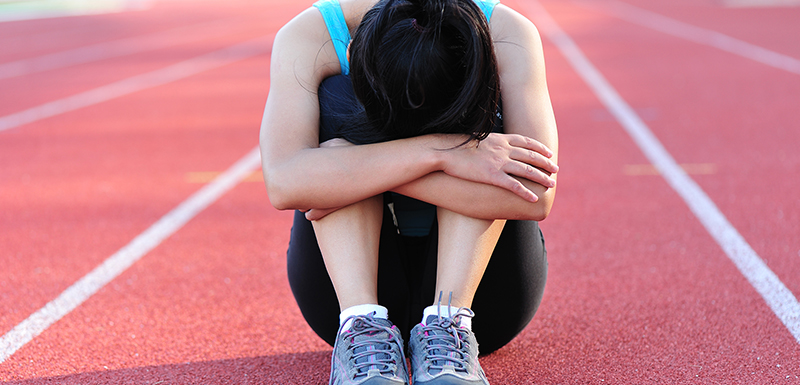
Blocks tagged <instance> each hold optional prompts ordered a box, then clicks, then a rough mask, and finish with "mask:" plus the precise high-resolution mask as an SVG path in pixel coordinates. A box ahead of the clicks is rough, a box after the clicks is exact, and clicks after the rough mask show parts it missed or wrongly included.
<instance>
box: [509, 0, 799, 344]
mask: <svg viewBox="0 0 800 385" xmlns="http://www.w3.org/2000/svg"><path fill="white" fill-rule="evenodd" d="M519 5H520V6H523V7H524V8H526V10H527V11H528V14H529V15H531V17H533V18H534V21H535V23H536V25H537V27H539V29H540V30H542V31H543V32H544V33H545V35H546V36H547V37H548V38H549V39H550V41H552V42H553V43H554V44H555V45H556V47H557V48H558V49H559V51H561V53H562V55H564V57H565V58H566V59H567V61H568V62H569V63H570V65H571V66H572V67H573V68H574V69H575V71H576V72H577V73H578V74H579V75H580V76H581V78H583V80H584V81H585V82H586V84H587V85H589V87H590V88H591V89H592V91H593V92H594V93H595V95H596V96H597V97H598V98H599V99H600V101H601V102H602V103H603V104H604V105H605V106H606V108H607V109H608V110H609V112H611V114H612V115H614V117H615V118H616V119H617V121H619V123H620V124H621V125H622V127H623V128H624V129H625V131H627V133H628V135H630V136H631V138H632V139H633V141H634V142H635V143H636V144H637V145H638V146H639V148H640V149H641V151H642V152H643V153H644V155H645V156H646V157H647V159H649V160H650V162H651V163H652V164H653V165H654V166H655V167H656V168H657V169H658V170H659V172H660V173H661V175H663V177H664V179H665V180H666V181H667V183H668V184H669V185H670V186H671V187H672V188H673V189H674V190H675V192H677V193H678V195H679V196H680V197H681V198H682V199H683V200H684V202H685V203H686V204H687V205H688V206H689V209H690V210H691V211H692V213H694V215H695V216H696V217H697V219H698V220H699V221H700V223H702V224H703V226H704V227H705V228H706V230H707V231H708V233H709V234H710V235H711V236H712V237H713V238H714V240H715V241H716V242H717V244H719V246H720V247H721V248H722V250H723V251H724V252H725V254H726V255H727V256H728V258H729V259H730V260H731V261H732V262H733V263H734V265H736V267H737V268H738V269H739V271H740V272H741V273H742V275H744V277H745V278H746V279H747V280H748V282H750V284H751V285H752V286H753V288H755V289H756V291H757V292H758V293H759V294H760V295H761V297H762V298H763V299H764V301H765V302H766V303H767V305H769V307H770V308H771V309H772V311H773V312H774V313H775V315H776V316H777V317H778V319H780V321H781V322H782V323H783V324H784V325H785V326H786V328H787V329H788V330H789V332H790V333H791V334H792V336H793V337H794V338H795V340H796V341H797V342H800V303H798V301H797V298H795V296H794V295H793V294H792V292H791V291H790V290H789V289H788V288H787V287H786V286H785V285H784V284H783V282H781V280H780V278H778V276H777V275H776V274H775V273H774V272H773V271H772V270H770V268H769V267H768V266H767V265H766V263H764V261H763V260H762V259H761V258H760V257H759V256H758V254H756V252H755V251H754V250H753V249H752V247H750V245H749V244H748V243H747V241H746V240H745V239H744V237H742V236H741V234H739V232H738V231H737V230H736V228H734V227H733V225H732V224H731V223H730V222H729V221H728V220H727V218H726V217H725V215H724V214H723V213H722V212H721V211H720V210H719V208H718V207H717V206H716V205H715V204H714V202H713V201H712V200H711V198H709V196H708V195H706V193H705V192H704V191H703V190H702V188H700V186H699V185H697V183H695V181H694V180H693V179H692V178H691V177H689V176H688V175H687V174H686V172H684V171H683V170H682V169H681V168H680V166H679V165H678V164H677V162H675V159H674V158H673V157H672V156H671V155H670V154H669V152H668V151H667V150H666V149H665V148H664V146H663V145H662V144H661V142H660V141H659V140H658V138H656V136H655V135H654V134H653V133H652V131H650V129H649V128H648V127H647V125H646V124H645V123H644V121H642V119H641V118H639V116H638V115H637V114H636V112H635V111H634V110H633V108H631V107H630V106H629V105H628V104H627V103H626V102H625V100H624V99H623V98H622V97H621V96H620V95H619V94H618V93H617V92H616V90H615V89H614V88H613V86H611V84H610V83H609V82H608V81H607V80H606V79H605V77H603V75H602V74H601V73H600V72H599V71H598V70H597V68H596V67H594V65H593V64H592V63H591V62H590V61H589V59H588V58H587V57H586V56H585V55H584V54H583V52H582V51H581V50H580V48H579V47H578V46H577V44H575V42H574V41H573V40H572V39H571V38H570V37H569V35H567V33H566V32H564V30H562V29H561V27H560V26H559V25H558V24H557V23H556V21H555V20H554V19H553V18H552V17H551V16H550V14H549V13H548V12H547V11H546V10H545V8H544V7H543V6H542V5H541V4H540V3H539V2H538V1H535V0H533V1H530V2H522V1H520V2H519Z"/></svg>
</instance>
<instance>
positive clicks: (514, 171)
mask: <svg viewBox="0 0 800 385" xmlns="http://www.w3.org/2000/svg"><path fill="white" fill-rule="evenodd" d="M503 171H505V172H506V173H507V174H509V175H516V176H518V177H520V178H524V179H527V180H529V181H531V182H535V183H538V184H540V185H542V186H544V187H547V188H553V187H556V181H555V179H554V178H553V177H551V176H550V174H549V173H547V172H545V171H542V170H541V169H539V168H537V167H534V166H531V165H530V164H527V163H525V162H519V161H514V162H510V163H508V164H507V165H506V166H505V168H504V170H503Z"/></svg>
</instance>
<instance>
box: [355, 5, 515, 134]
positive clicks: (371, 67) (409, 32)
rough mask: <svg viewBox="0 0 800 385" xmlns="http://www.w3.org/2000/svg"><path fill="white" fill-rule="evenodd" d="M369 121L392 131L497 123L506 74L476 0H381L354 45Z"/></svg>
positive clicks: (474, 129) (479, 128)
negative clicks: (502, 77) (500, 74)
mask: <svg viewBox="0 0 800 385" xmlns="http://www.w3.org/2000/svg"><path fill="white" fill-rule="evenodd" d="M350 72H351V78H352V83H353V88H354V90H355V94H356V97H357V98H358V99H359V101H360V102H361V104H362V105H363V107H364V112H365V115H366V118H367V124H368V125H370V126H371V127H372V129H374V130H377V131H380V132H382V133H385V134H388V136H389V137H392V138H405V137H411V136H417V135H423V134H428V133H463V134H468V135H469V136H470V139H483V138H485V137H486V136H487V135H488V134H489V133H490V132H491V130H492V123H493V121H494V116H495V112H496V111H497V105H498V102H499V97H500V94H499V89H500V87H499V78H498V74H497V61H496V58H495V55H494V49H493V46H492V39H491V37H490V35H489V25H488V23H487V21H486V18H485V17H484V15H483V12H482V11H481V10H480V8H478V6H477V5H475V3H474V2H473V1H472V0H381V1H379V2H378V4H377V5H375V6H374V7H373V8H372V9H371V10H369V11H368V12H367V13H366V15H365V16H364V18H363V20H362V21H361V24H360V25H359V27H358V29H357V30H356V32H355V35H354V36H353V41H352V43H351V44H350Z"/></svg>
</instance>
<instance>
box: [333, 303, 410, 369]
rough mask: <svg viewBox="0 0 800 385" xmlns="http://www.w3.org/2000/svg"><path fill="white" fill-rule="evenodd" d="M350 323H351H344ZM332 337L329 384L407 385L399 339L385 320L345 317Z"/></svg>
mask: <svg viewBox="0 0 800 385" xmlns="http://www.w3.org/2000/svg"><path fill="white" fill-rule="evenodd" d="M348 321H352V323H350V322H348ZM348 324H350V329H349V330H346V331H344V332H343V331H342V330H341V328H340V329H339V334H338V336H337V337H336V343H335V344H334V347H333V356H332V357H331V379H330V382H329V385H355V384H358V385H407V384H408V369H406V356H405V354H404V353H403V337H401V336H400V331H399V330H398V329H397V327H395V326H394V325H392V323H391V322H390V321H389V320H385V319H382V318H375V317H373V315H360V316H353V317H349V318H348V319H347V320H346V321H345V322H344V323H343V326H344V325H348Z"/></svg>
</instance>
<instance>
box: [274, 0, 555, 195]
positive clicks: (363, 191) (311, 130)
mask: <svg viewBox="0 0 800 385" xmlns="http://www.w3.org/2000/svg"><path fill="white" fill-rule="evenodd" d="M338 72H339V65H338V62H337V59H336V54H335V52H334V51H333V48H332V47H331V44H330V37H329V36H328V33H327V29H326V28H325V26H324V22H323V21H322V17H321V16H320V14H319V13H318V12H317V11H316V10H315V9H309V10H307V11H305V12H303V13H301V14H300V15H299V16H298V17H296V18H295V19H294V20H292V21H291V22H290V23H288V24H287V25H286V26H285V27H284V28H282V29H281V31H279V33H278V35H277V36H276V38H275V42H274V44H273V53H272V62H271V66H270V79H271V84H270V94H269V98H268V100H267V105H266V107H265V111H264V118H263V121H262V125H261V136H260V145H261V155H262V170H263V172H264V179H265V182H266V185H267V191H268V194H269V197H270V201H271V203H272V204H273V205H274V206H275V207H276V208H279V209H301V210H307V209H311V208H317V209H325V208H336V207H342V206H346V205H349V204H352V203H355V202H359V201H361V200H364V199H367V198H369V197H372V196H375V195H377V194H380V193H383V192H384V191H389V190H393V189H396V188H398V187H400V186H403V185H406V184H409V183H410V182H413V181H415V180H419V179H420V178H422V177H424V176H426V175H428V174H431V173H434V172H439V171H445V172H446V174H445V175H448V177H447V178H446V179H447V180H451V179H466V180H473V182H475V183H476V184H483V183H487V184H492V185H496V186H500V188H503V189H507V190H508V191H512V192H513V193H515V194H517V195H518V196H520V197H523V198H521V200H525V199H527V200H529V201H535V200H536V199H537V198H536V196H535V195H534V194H533V192H531V191H530V190H528V189H527V188H526V187H525V185H523V183H521V182H520V181H519V180H517V179H515V178H513V177H511V176H510V175H509V174H514V175H518V176H520V177H522V178H526V179H530V180H539V181H541V182H542V183H546V181H544V180H543V179H542V175H543V174H542V172H541V171H539V170H537V169H535V168H533V167H528V166H527V164H537V163H536V162H535V161H533V160H529V159H527V158H526V157H527V156H528V153H533V152H537V151H539V152H542V151H543V150H542V149H541V144H539V143H538V142H535V141H532V140H529V139H524V138H523V139H522V140H519V139H520V138H521V137H515V140H517V143H514V144H510V143H506V145H505V146H499V147H495V146H488V145H481V146H479V147H478V148H470V147H461V148H458V149H452V150H443V149H451V148H453V147H455V146H456V145H458V144H460V143H461V142H462V141H463V137H461V136H458V135H426V136H421V137H416V138H409V139H403V140H396V141H391V142H385V143H377V144H370V145H362V146H344V147H329V148H319V143H318V134H319V126H318V124H319V102H318V98H317V95H316V90H317V88H318V87H319V84H320V83H321V81H322V80H323V79H324V78H326V77H328V76H331V75H334V74H336V73H338ZM498 137H500V136H498ZM512 153H514V154H516V155H514V156H515V157H516V158H518V159H517V160H514V159H511V158H510V157H509V154H512ZM465 161H468V162H465ZM469 164H477V165H478V166H480V167H476V168H474V169H471V168H469V167H464V165H469ZM545 167H546V166H545ZM387 170H391V172H387ZM451 182H452V181H451ZM439 191H440V192H441V191H442V190H439ZM431 200H432V199H431ZM469 202H471V200H465V201H464V202H462V203H464V204H469Z"/></svg>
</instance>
